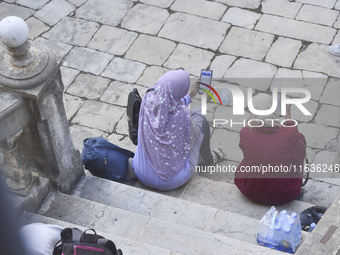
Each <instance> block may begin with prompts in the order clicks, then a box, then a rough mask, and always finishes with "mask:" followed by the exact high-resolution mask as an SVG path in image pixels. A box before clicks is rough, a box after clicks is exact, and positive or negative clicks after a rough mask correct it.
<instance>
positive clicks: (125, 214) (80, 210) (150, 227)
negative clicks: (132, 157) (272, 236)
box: [38, 192, 281, 255]
mask: <svg viewBox="0 0 340 255" xmlns="http://www.w3.org/2000/svg"><path fill="white" fill-rule="evenodd" d="M97 194H98V195H102V194H101V193H97ZM114 198H115V197H114V196H112V199H114ZM38 213H39V214H41V215H43V216H46V217H51V218H55V219H58V220H62V221H65V222H67V223H72V224H76V225H80V226H86V228H94V229H98V230H100V231H101V232H104V233H108V234H114V235H117V236H119V237H123V238H126V239H129V240H132V241H137V242H141V243H145V244H149V245H154V246H157V247H159V248H162V249H167V250H171V251H176V252H177V251H178V252H181V253H183V254H188V255H189V254H190V255H191V254H211V251H214V254H281V252H278V251H275V250H272V249H268V248H266V247H262V246H259V245H255V244H251V243H247V242H243V241H240V240H237V239H234V238H230V237H226V236H222V235H218V234H215V233H210V232H207V231H203V230H199V229H194V228H191V227H187V226H183V225H180V224H175V223H171V222H167V221H164V220H159V219H156V218H152V217H150V216H146V215H142V214H137V213H134V212H130V211H126V210H122V209H119V208H114V207H111V206H108V205H103V204H100V203H97V202H93V201H89V200H86V199H82V198H79V197H74V196H69V195H65V194H61V193H59V192H53V193H51V194H50V195H49V197H48V199H47V200H46V202H45V203H44V205H43V206H42V207H41V209H40V210H39V212H38Z"/></svg>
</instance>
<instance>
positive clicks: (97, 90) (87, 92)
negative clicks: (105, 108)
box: [66, 74, 110, 100]
mask: <svg viewBox="0 0 340 255" xmlns="http://www.w3.org/2000/svg"><path fill="white" fill-rule="evenodd" d="M109 82H110V80H109V79H106V78H102V77H98V76H95V75H92V74H80V75H78V76H77V77H76V79H75V80H74V82H73V83H72V84H71V85H70V86H69V87H68V89H67V91H66V92H67V93H69V94H72V95H75V96H78V97H81V98H88V99H92V100H97V99H99V98H100V97H101V96H102V95H103V93H104V91H105V90H106V88H107V87H108V85H109Z"/></svg>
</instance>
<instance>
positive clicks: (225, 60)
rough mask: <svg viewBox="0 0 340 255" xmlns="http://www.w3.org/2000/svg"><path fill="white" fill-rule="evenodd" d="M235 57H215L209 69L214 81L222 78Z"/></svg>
mask: <svg viewBox="0 0 340 255" xmlns="http://www.w3.org/2000/svg"><path fill="white" fill-rule="evenodd" d="M235 60H236V57H234V56H229V55H220V56H217V57H216V58H215V59H214V60H213V61H212V63H211V65H210V69H211V70H213V71H214V73H213V77H214V79H221V78H223V76H224V74H225V72H226V71H227V70H228V69H229V67H230V66H231V65H232V64H233V63H234V61H235Z"/></svg>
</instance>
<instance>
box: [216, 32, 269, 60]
mask: <svg viewBox="0 0 340 255" xmlns="http://www.w3.org/2000/svg"><path fill="white" fill-rule="evenodd" d="M273 40H274V36H273V35H271V34H267V33H261V32H256V31H253V30H249V29H245V28H238V27H233V28H232V29H231V31H230V32H229V33H228V35H227V37H226V39H225V40H224V42H223V43H222V45H221V47H220V48H219V50H220V51H221V52H222V53H227V54H230V55H236V56H242V57H247V58H251V59H255V60H262V59H263V58H264V56H265V55H266V53H267V51H268V49H269V48H270V45H271V44H272V41H273Z"/></svg>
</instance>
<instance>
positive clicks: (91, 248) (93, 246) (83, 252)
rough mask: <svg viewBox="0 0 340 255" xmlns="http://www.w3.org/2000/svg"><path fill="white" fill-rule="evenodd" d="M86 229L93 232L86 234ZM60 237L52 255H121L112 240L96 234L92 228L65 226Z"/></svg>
mask: <svg viewBox="0 0 340 255" xmlns="http://www.w3.org/2000/svg"><path fill="white" fill-rule="evenodd" d="M87 231H92V232H93V234H88V233H86V232H87ZM60 237H61V239H60V241H58V242H57V243H56V245H55V246H54V250H53V255H75V254H76V255H97V254H100V255H123V252H122V251H121V250H120V249H118V250H117V248H116V245H115V244H114V242H112V241H111V240H108V239H105V238H104V237H103V236H100V235H97V233H96V231H95V230H94V229H87V230H85V231H84V232H83V231H81V230H79V229H77V228H65V229H63V230H62V231H61V233H60Z"/></svg>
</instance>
